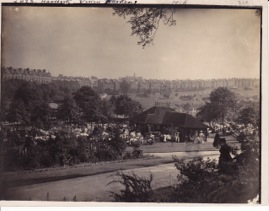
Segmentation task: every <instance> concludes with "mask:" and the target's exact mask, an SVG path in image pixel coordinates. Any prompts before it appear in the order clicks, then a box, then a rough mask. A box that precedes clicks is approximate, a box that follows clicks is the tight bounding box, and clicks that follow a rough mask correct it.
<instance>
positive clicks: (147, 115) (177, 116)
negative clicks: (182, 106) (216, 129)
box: [131, 107, 207, 129]
mask: <svg viewBox="0 0 269 211" xmlns="http://www.w3.org/2000/svg"><path fill="white" fill-rule="evenodd" d="M131 121H132V122H134V123H140V124H157V125H161V124H162V125H173V126H177V127H183V128H192V129H205V128H207V126H206V125H205V124H203V123H202V122H201V121H199V120H198V119H196V118H194V117H193V116H191V115H189V114H185V113H179V112H176V111H175V110H174V109H172V108H167V107H152V108H150V109H148V110H146V111H144V112H142V113H140V114H138V115H137V116H135V117H133V118H132V119H131Z"/></svg>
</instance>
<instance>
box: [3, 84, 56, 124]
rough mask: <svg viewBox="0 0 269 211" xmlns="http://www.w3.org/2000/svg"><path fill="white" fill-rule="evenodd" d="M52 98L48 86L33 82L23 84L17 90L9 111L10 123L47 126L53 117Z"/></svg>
mask: <svg viewBox="0 0 269 211" xmlns="http://www.w3.org/2000/svg"><path fill="white" fill-rule="evenodd" d="M49 101H50V96H49V92H47V91H46V86H43V85H38V84H35V83H31V82H24V83H22V84H21V85H20V86H19V87H18V88H17V90H16V92H15V94H14V97H13V99H12V102H11V106H10V107H9V109H8V111H7V113H8V114H7V117H8V121H11V122H13V121H18V122H20V123H21V124H36V123H37V122H38V124H41V125H43V123H45V124H47V123H48V120H49V118H50V115H51V110H50V108H49Z"/></svg>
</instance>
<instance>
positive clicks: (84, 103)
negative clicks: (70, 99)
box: [74, 86, 106, 122]
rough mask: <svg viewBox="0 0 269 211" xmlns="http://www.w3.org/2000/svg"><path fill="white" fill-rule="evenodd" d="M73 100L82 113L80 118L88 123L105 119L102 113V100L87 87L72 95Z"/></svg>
mask: <svg viewBox="0 0 269 211" xmlns="http://www.w3.org/2000/svg"><path fill="white" fill-rule="evenodd" d="M74 100H75V102H76V104H77V105H78V106H79V108H80V109H81V111H82V114H83V115H82V117H83V118H84V120H86V121H89V122H94V121H103V120H104V119H106V117H105V116H104V114H103V113H102V100H101V98H100V97H99V95H98V94H97V93H96V92H95V91H94V90H93V89H92V88H91V87H89V86H83V87H81V88H80V89H79V90H78V91H76V92H75V93H74Z"/></svg>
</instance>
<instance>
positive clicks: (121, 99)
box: [110, 95, 142, 117]
mask: <svg viewBox="0 0 269 211" xmlns="http://www.w3.org/2000/svg"><path fill="white" fill-rule="evenodd" d="M110 103H111V105H113V107H114V113H115V114H117V115H124V116H126V117H132V116H134V115H136V114H138V113H140V112H141V111H142V106H141V104H140V103H139V102H137V101H135V100H132V99H131V98H130V97H128V96H127V95H119V96H118V97H115V96H112V97H111V98H110Z"/></svg>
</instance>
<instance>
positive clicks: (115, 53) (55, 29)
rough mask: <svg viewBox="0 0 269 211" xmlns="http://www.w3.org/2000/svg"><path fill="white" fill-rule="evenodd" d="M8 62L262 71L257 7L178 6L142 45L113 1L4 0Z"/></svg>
mask: <svg viewBox="0 0 269 211" xmlns="http://www.w3.org/2000/svg"><path fill="white" fill-rule="evenodd" d="M2 8H3V13H2V17H3V19H2V38H3V40H2V65H3V66H12V67H14V68H19V67H22V68H27V67H29V68H31V69H34V68H36V69H47V70H48V71H50V72H51V74H52V75H54V76H57V75H58V74H64V75H70V76H85V77H88V76H97V77H98V78H117V77H122V76H126V75H133V74H134V73H135V74H136V76H142V77H144V78H152V79H211V78H232V77H244V78H259V74H260V53H259V52H260V17H259V16H256V15H255V10H250V9H248V10H243V9H240V10H239V9H238V10H237V9H178V10H177V12H176V14H175V19H176V21H177V23H176V26H172V27H169V26H164V25H162V24H161V25H160V27H159V29H158V31H157V33H156V36H155V39H154V45H153V46H149V47H146V48H145V49H142V47H141V46H138V45H137V41H138V38H137V37H131V36H130V34H131V29H130V25H129V24H127V23H126V20H124V19H123V18H121V17H118V16H112V12H113V11H112V9H110V8H86V7H83V8H78V7H76V8H75V7H74V8H67V7H63V8H60V7H54V8H49V7H2Z"/></svg>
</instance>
